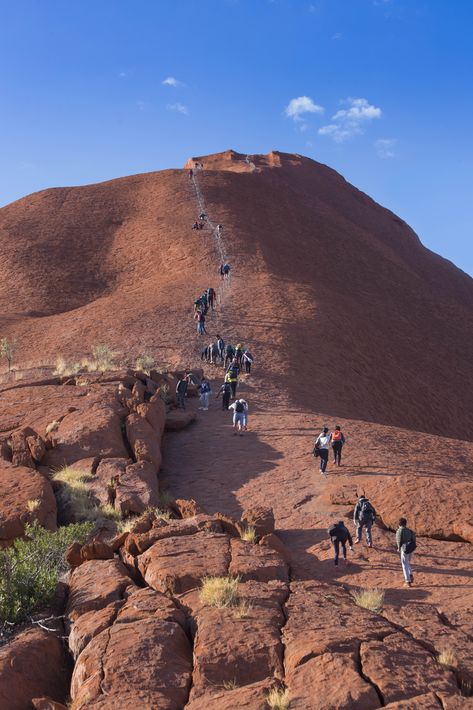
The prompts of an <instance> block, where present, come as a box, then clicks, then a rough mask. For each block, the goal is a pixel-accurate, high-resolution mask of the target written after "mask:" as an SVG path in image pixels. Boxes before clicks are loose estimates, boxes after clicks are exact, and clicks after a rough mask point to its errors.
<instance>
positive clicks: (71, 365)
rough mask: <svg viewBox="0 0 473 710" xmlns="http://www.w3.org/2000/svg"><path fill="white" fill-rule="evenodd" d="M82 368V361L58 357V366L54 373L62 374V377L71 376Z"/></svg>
mask: <svg viewBox="0 0 473 710" xmlns="http://www.w3.org/2000/svg"><path fill="white" fill-rule="evenodd" d="M80 369H81V364H80V362H67V361H66V360H65V359H64V358H63V357H58V358H57V360H56V368H55V370H54V372H53V375H60V376H61V377H71V376H72V375H77V373H78V372H79V371H80Z"/></svg>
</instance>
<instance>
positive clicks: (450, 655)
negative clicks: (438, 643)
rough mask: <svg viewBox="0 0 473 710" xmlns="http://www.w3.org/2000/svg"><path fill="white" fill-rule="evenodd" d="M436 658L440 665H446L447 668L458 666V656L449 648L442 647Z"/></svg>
mask: <svg viewBox="0 0 473 710" xmlns="http://www.w3.org/2000/svg"><path fill="white" fill-rule="evenodd" d="M437 660H438V662H439V663H440V664H441V665H442V666H447V667H448V668H456V667H457V666H458V658H457V656H456V654H455V651H454V650H453V649H451V648H444V649H442V651H440V653H439V655H438V656H437Z"/></svg>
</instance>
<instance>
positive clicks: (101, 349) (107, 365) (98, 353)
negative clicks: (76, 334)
mask: <svg viewBox="0 0 473 710" xmlns="http://www.w3.org/2000/svg"><path fill="white" fill-rule="evenodd" d="M92 358H93V361H92V362H91V363H89V366H90V367H89V369H90V368H95V370H98V371H99V372H105V371H106V370H113V369H114V367H115V360H116V358H117V353H115V352H113V351H112V350H111V349H110V348H109V347H108V345H93V346H92Z"/></svg>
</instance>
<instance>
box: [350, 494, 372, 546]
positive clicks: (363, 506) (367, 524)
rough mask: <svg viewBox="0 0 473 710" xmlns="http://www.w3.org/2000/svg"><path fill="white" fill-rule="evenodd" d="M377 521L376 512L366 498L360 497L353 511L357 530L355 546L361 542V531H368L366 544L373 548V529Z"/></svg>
mask: <svg viewBox="0 0 473 710" xmlns="http://www.w3.org/2000/svg"><path fill="white" fill-rule="evenodd" d="M375 520H376V511H375V509H374V508H373V506H372V505H371V503H370V502H369V500H368V498H366V497H365V496H360V497H359V498H358V502H357V504H356V505H355V510H354V511H353V523H354V525H355V528H356V539H355V545H357V544H358V543H359V542H361V531H362V530H363V528H365V529H366V542H367V544H368V547H373V540H372V537H371V528H372V527H373V525H374V523H375Z"/></svg>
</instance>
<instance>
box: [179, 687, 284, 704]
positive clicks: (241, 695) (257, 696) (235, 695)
mask: <svg viewBox="0 0 473 710" xmlns="http://www.w3.org/2000/svg"><path fill="white" fill-rule="evenodd" d="M270 687H271V684H270V683H268V682H267V681H263V682H260V683H251V684H250V685H242V686H241V687H235V688H234V687H233V686H232V683H230V684H229V685H227V689H225V688H220V689H219V688H214V689H213V690H210V689H209V691H208V692H207V693H205V694H204V695H201V696H199V697H197V698H194V699H193V700H191V701H190V702H189V703H188V704H187V705H186V708H187V709H188V710H222V708H239V709H240V708H244V710H268V703H267V702H266V698H267V695H268V692H269V690H270Z"/></svg>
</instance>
